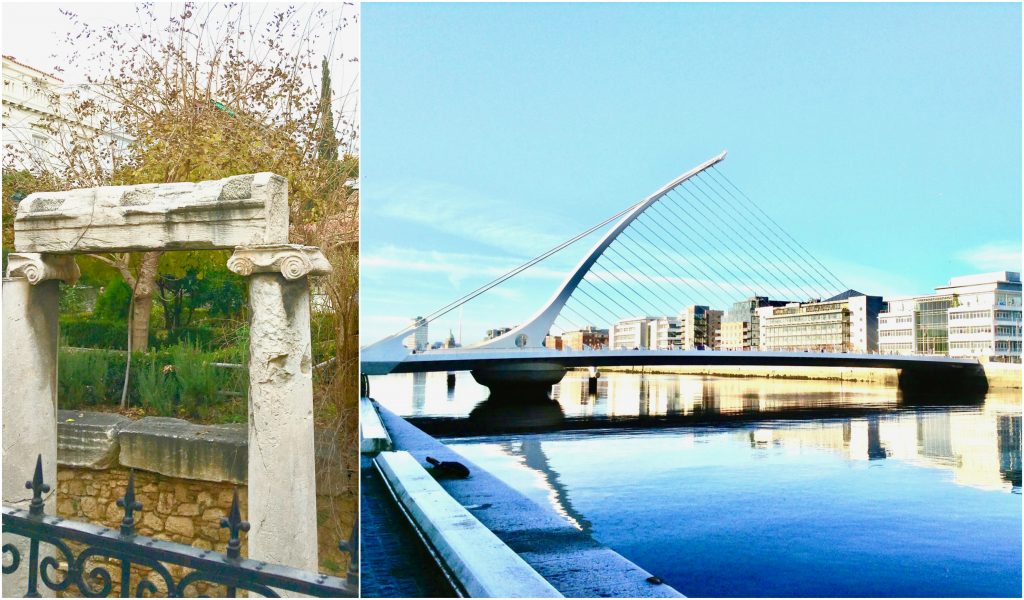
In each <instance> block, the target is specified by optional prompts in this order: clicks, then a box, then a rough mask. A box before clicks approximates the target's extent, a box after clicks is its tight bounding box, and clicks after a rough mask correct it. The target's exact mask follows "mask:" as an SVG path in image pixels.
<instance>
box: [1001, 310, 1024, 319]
mask: <svg viewBox="0 0 1024 600" xmlns="http://www.w3.org/2000/svg"><path fill="white" fill-rule="evenodd" d="M1020 315H1021V313H1020V311H1019V310H997V311H996V320H997V321H1020V320H1021V319H1020Z"/></svg>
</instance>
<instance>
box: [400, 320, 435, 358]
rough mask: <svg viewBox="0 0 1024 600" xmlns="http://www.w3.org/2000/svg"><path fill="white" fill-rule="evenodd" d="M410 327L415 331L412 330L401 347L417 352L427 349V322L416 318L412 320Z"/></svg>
mask: <svg viewBox="0 0 1024 600" xmlns="http://www.w3.org/2000/svg"><path fill="white" fill-rule="evenodd" d="M412 326H413V327H415V329H413V330H412V333H410V334H409V335H408V336H406V338H405V339H404V340H403V341H402V345H403V346H405V347H406V348H408V349H410V350H415V351H417V352H420V351H423V350H426V349H427V348H429V347H430V340H429V339H428V337H427V333H428V332H427V320H426V319H424V318H423V317H416V318H415V319H413V320H412Z"/></svg>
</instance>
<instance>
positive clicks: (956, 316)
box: [949, 310, 992, 321]
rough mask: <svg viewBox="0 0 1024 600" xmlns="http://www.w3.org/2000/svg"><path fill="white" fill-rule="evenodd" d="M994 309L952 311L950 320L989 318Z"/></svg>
mask: <svg viewBox="0 0 1024 600" xmlns="http://www.w3.org/2000/svg"><path fill="white" fill-rule="evenodd" d="M991 316H992V311H990V310H968V311H965V312H955V313H950V315H949V320H950V321H964V320H967V319H987V318H991Z"/></svg>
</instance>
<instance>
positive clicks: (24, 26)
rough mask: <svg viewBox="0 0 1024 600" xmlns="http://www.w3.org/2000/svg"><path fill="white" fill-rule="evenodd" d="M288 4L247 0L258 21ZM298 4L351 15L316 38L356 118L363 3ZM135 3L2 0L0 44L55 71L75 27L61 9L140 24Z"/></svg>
mask: <svg viewBox="0 0 1024 600" xmlns="http://www.w3.org/2000/svg"><path fill="white" fill-rule="evenodd" d="M200 6H207V5H200ZM287 6H288V4H284V3H258V4H257V3H252V4H247V9H248V11H249V13H250V14H251V15H252V18H253V20H256V19H258V18H259V16H260V15H261V14H266V15H269V14H271V13H272V12H273V11H274V9H284V8H286V7H287ZM297 6H298V7H299V14H298V17H299V19H300V22H301V21H302V20H305V18H306V17H307V16H308V15H310V14H312V13H313V12H315V11H316V10H317V9H319V8H324V9H326V10H327V11H328V13H329V15H330V16H329V18H330V19H331V20H332V21H333V22H335V23H337V22H340V21H341V20H342V19H347V23H348V26H347V27H345V29H344V30H343V34H342V35H340V36H338V37H337V38H336V39H333V40H332V39H324V40H318V41H316V42H314V43H316V44H318V45H319V46H320V47H319V48H318V49H317V53H318V54H321V55H326V56H328V57H329V59H330V62H331V79H332V87H333V88H334V94H335V106H336V107H338V109H339V110H344V111H345V112H346V113H349V114H352V113H355V114H354V115H353V117H358V97H359V87H358V82H359V63H358V62H356V61H353V60H352V59H353V58H357V57H358V56H359V23H358V21H359V6H358V5H353V4H349V3H341V2H319V3H301V4H297ZM135 7H136V4H135V3H134V2H59V3H58V2H4V4H3V12H2V15H3V38H2V42H0V44H2V47H3V53H4V54H5V55H9V56H13V57H14V58H16V59H17V60H18V62H21V63H23V64H27V65H29V66H32V67H34V68H37V69H40V70H43V71H47V72H51V73H52V72H53V71H54V67H55V66H56V65H61V66H63V67H65V68H67V61H66V56H67V53H68V50H69V49H68V48H67V47H66V45H65V43H64V42H65V38H66V36H67V34H69V33H71V32H72V31H73V30H74V27H73V26H72V23H71V20H70V19H68V17H66V16H64V15H62V14H61V13H60V10H61V9H64V10H70V11H73V12H75V13H76V14H78V16H79V17H80V19H81V20H82V21H83V22H87V23H91V24H93V25H95V26H97V27H101V26H103V25H115V24H120V23H138V22H139V16H138V15H137V14H136V10H135ZM181 7H182V3H180V2H174V3H157V4H156V5H155V7H154V13H155V14H156V15H158V16H161V15H169V14H171V13H172V12H180V10H181ZM332 42H333V45H332ZM59 77H60V78H61V79H63V80H65V81H66V82H68V83H72V84H73V83H79V82H83V81H84V79H85V78H84V74H83V73H80V72H73V71H70V70H68V71H65V72H64V73H62V74H60V75H59ZM317 83H319V74H318V75H317ZM355 122H358V121H357V120H356V121H355Z"/></svg>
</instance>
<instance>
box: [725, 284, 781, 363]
mask: <svg viewBox="0 0 1024 600" xmlns="http://www.w3.org/2000/svg"><path fill="white" fill-rule="evenodd" d="M786 304H789V302H788V301H786V300H769V299H768V298H767V297H766V296H752V297H750V298H747V299H746V300H740V301H739V302H735V303H733V305H732V308H730V309H729V310H727V311H726V312H725V314H724V315H722V326H721V333H720V334H719V336H718V345H717V348H718V349H719V350H757V349H759V348H760V345H761V340H760V323H759V321H760V319H759V317H758V313H757V309H758V308H761V307H765V306H785V305H786Z"/></svg>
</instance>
